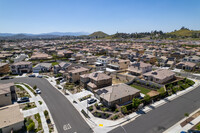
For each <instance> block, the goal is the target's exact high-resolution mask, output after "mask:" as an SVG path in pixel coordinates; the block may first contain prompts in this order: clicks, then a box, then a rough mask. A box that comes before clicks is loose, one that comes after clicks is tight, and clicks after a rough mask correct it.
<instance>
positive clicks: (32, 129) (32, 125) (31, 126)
mask: <svg viewBox="0 0 200 133" xmlns="http://www.w3.org/2000/svg"><path fill="white" fill-rule="evenodd" d="M27 130H28V131H34V130H35V123H34V122H31V123H30V124H29V125H28V126H27Z"/></svg>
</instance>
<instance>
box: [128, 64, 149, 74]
mask: <svg viewBox="0 0 200 133" xmlns="http://www.w3.org/2000/svg"><path fill="white" fill-rule="evenodd" d="M127 70H128V73H129V74H132V75H135V76H140V75H142V74H143V73H146V72H150V71H152V65H151V64H148V63H144V62H142V61H140V62H135V63H132V64H130V65H129V67H128V69H127Z"/></svg>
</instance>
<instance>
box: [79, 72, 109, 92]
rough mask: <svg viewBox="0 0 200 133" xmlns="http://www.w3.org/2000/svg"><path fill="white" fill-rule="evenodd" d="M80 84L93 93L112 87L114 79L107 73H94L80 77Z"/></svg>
mask: <svg viewBox="0 0 200 133" xmlns="http://www.w3.org/2000/svg"><path fill="white" fill-rule="evenodd" d="M80 84H81V86H83V87H84V88H87V89H89V90H91V91H94V90H96V89H99V88H102V87H106V86H109V85H112V78H111V77H110V76H108V75H107V74H105V73H101V72H93V73H90V74H84V75H81V76H80Z"/></svg>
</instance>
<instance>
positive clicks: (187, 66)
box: [176, 62, 196, 71]
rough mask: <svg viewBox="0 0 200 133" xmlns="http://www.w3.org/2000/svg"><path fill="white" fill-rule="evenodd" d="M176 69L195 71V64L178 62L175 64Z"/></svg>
mask: <svg viewBox="0 0 200 133" xmlns="http://www.w3.org/2000/svg"><path fill="white" fill-rule="evenodd" d="M176 68H179V69H183V70H189V71H192V70H195V68H196V64H195V63H192V62H179V63H177V64H176Z"/></svg>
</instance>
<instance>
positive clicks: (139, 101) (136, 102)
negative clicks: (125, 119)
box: [132, 98, 141, 108]
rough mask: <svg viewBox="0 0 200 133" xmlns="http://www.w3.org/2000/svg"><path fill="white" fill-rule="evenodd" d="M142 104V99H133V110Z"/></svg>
mask: <svg viewBox="0 0 200 133" xmlns="http://www.w3.org/2000/svg"><path fill="white" fill-rule="evenodd" d="M140 103H141V100H140V99H138V98H133V100H132V106H133V108H138V106H139V105H140Z"/></svg>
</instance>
